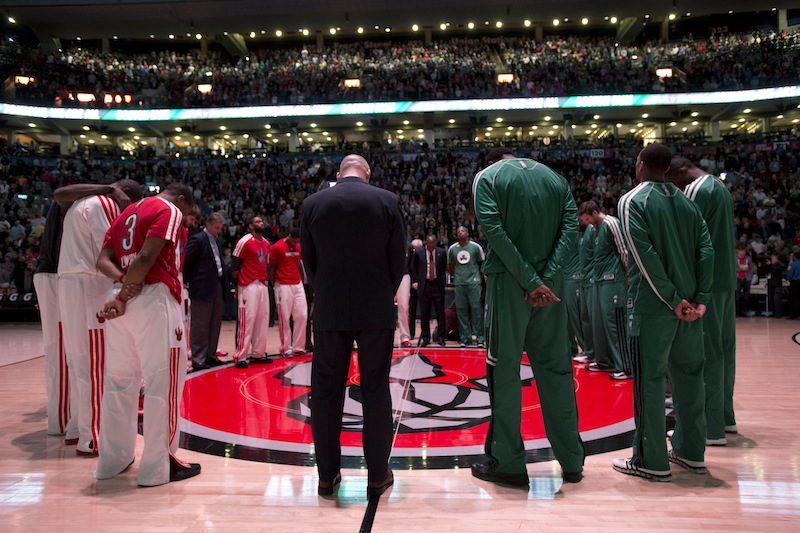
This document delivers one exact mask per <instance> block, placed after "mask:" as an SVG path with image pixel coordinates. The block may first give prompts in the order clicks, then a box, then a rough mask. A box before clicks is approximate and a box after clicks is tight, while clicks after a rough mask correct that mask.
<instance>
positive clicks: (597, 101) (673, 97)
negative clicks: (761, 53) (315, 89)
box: [0, 85, 800, 122]
mask: <svg viewBox="0 0 800 533" xmlns="http://www.w3.org/2000/svg"><path fill="white" fill-rule="evenodd" d="M798 97H800V85H792V86H788V87H773V88H769V89H751V90H745V91H716V92H705V93H666V94H601V95H588V96H562V97H555V96H554V97H548V98H492V99H475V100H427V101H423V102H364V103H347V104H304V105H276V106H254V107H222V108H220V107H214V108H194V109H103V110H101V109H81V108H75V109H72V108H67V109H65V108H61V107H37V106H28V105H17V104H3V103H0V115H13V116H19V117H30V118H55V119H74V120H104V121H122V122H153V121H187V120H219V119H237V118H280V117H319V116H343V115H387V114H400V113H444V112H453V111H473V112H475V111H513V110H525V109H582V108H603V107H652V106H675V105H701V104H729V103H737V102H759V101H765V100H779V99H783V98H798Z"/></svg>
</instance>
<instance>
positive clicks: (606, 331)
mask: <svg viewBox="0 0 800 533" xmlns="http://www.w3.org/2000/svg"><path fill="white" fill-rule="evenodd" d="M594 286H595V291H596V292H597V298H596V299H595V308H596V312H595V314H594V318H596V321H595V324H596V325H597V328H596V329H595V341H594V346H595V361H597V364H598V365H599V366H601V367H603V368H613V369H614V370H616V371H618V372H625V373H626V374H630V373H631V357H630V353H629V352H630V350H629V346H628V330H627V327H626V325H625V310H626V308H625V302H626V299H627V293H626V287H625V282H624V281H601V282H598V283H595V285H594Z"/></svg>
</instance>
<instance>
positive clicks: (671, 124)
mask: <svg viewBox="0 0 800 533" xmlns="http://www.w3.org/2000/svg"><path fill="white" fill-rule="evenodd" d="M669 125H670V126H672V127H675V126H677V125H678V123H677V122H670V123H669Z"/></svg>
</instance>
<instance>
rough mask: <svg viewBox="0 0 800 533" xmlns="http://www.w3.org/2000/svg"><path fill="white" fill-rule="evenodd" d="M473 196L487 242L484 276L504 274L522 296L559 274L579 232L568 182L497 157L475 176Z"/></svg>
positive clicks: (538, 167) (525, 162) (528, 162)
mask: <svg viewBox="0 0 800 533" xmlns="http://www.w3.org/2000/svg"><path fill="white" fill-rule="evenodd" d="M472 193H473V194H472V197H473V198H474V200H475V216H476V218H477V219H478V223H480V225H481V228H482V229H483V233H484V234H485V235H486V238H487V240H488V241H489V251H488V253H487V254H486V261H485V262H484V263H483V272H484V274H496V273H501V272H508V273H509V274H511V275H512V276H513V277H514V278H515V279H516V280H517V282H518V283H519V284H520V286H521V287H522V288H523V289H525V291H526V292H531V291H533V290H534V289H536V288H537V287H539V286H540V285H542V284H543V283H544V280H551V281H552V280H555V279H556V278H558V277H560V276H563V273H564V265H565V264H566V263H567V260H568V259H569V255H570V251H571V249H572V247H573V246H574V244H575V238H576V236H577V228H578V210H577V208H576V207H575V199H574V198H573V197H572V192H571V191H570V189H569V184H568V183H567V180H565V179H564V178H563V177H561V176H560V175H559V174H558V173H556V172H554V171H553V170H551V169H550V168H548V167H547V166H545V165H543V164H541V163H537V162H536V161H534V160H532V159H522V158H521V159H501V160H500V161H498V162H497V163H495V164H493V165H491V166H489V167H487V168H485V169H483V170H482V171H480V172H478V174H477V175H476V176H475V181H474V182H473V184H472ZM509 212H512V213H513V214H514V216H513V217H510V216H508V213H509ZM558 296H562V295H558Z"/></svg>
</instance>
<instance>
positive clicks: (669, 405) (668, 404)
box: [664, 396, 675, 409]
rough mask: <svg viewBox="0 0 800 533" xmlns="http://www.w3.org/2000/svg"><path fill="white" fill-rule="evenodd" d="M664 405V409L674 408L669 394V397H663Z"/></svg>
mask: <svg viewBox="0 0 800 533" xmlns="http://www.w3.org/2000/svg"><path fill="white" fill-rule="evenodd" d="M664 407H665V408H666V409H674V408H675V403H674V402H673V401H672V396H670V397H669V398H665V399H664Z"/></svg>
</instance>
